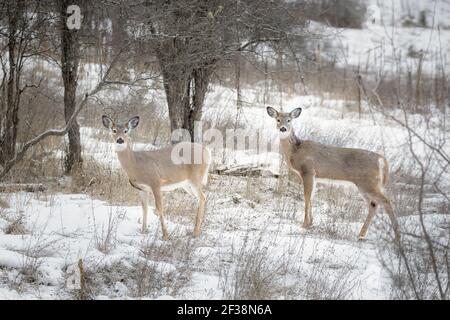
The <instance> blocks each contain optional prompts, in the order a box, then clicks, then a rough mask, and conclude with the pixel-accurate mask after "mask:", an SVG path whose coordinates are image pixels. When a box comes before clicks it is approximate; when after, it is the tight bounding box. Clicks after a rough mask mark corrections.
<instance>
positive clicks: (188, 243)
mask: <svg viewBox="0 0 450 320" xmlns="http://www.w3.org/2000/svg"><path fill="white" fill-rule="evenodd" d="M382 3H383V4H384V5H383V6H379V2H378V1H369V4H370V5H371V6H372V9H373V6H375V5H377V7H376V8H377V10H381V13H380V12H378V11H376V10H375V11H374V13H373V14H374V15H375V16H376V17H379V16H382V17H387V16H389V15H388V12H390V11H391V10H392V7H391V6H392V3H394V2H393V1H383V2H382ZM412 3H414V5H413V8H415V11H414V10H413V11H414V12H416V13H417V12H418V11H420V10H423V8H422V7H423V6H425V7H426V8H427V9H429V10H436V12H439V15H438V16H437V18H436V24H440V25H442V26H444V25H445V24H446V23H447V26H448V25H449V24H450V21H448V20H447V18H448V17H449V16H450V11H449V8H450V4H449V3H448V2H446V1H441V2H439V3H440V4H439V5H442V6H443V7H438V8H437V9H435V8H432V7H431V8H430V7H429V5H428V4H427V3H426V2H425V1H412ZM377 14H378V16H377ZM399 19H400V18H399ZM375 21H376V22H375V24H367V25H366V27H365V29H363V30H354V29H344V30H342V29H340V30H337V29H332V28H329V27H325V26H317V25H313V26H312V27H314V28H321V29H325V30H327V32H329V33H331V34H336V46H342V48H345V49H344V50H343V53H342V55H340V56H339V59H338V61H340V62H339V63H342V65H347V66H352V67H354V66H357V65H358V64H360V65H367V66H368V68H367V70H368V71H377V70H379V68H380V67H382V68H386V70H389V71H392V72H394V71H395V70H396V67H397V66H396V63H395V62H394V60H395V59H394V56H395V55H396V54H397V53H396V52H395V50H394V47H393V46H392V45H391V44H392V41H391V40H389V37H388V35H389V34H390V35H394V36H395V38H396V40H395V43H398V44H399V45H400V47H401V48H403V49H402V50H403V53H402V54H405V52H406V51H407V49H408V48H409V46H410V45H411V44H412V43H414V45H415V46H416V47H415V48H416V49H423V50H426V51H427V52H430V55H428V56H427V58H425V66H424V70H425V71H427V72H430V73H433V72H434V70H435V68H436V65H433V63H434V62H433V61H435V59H434V58H433V57H432V56H431V53H433V52H434V53H433V54H437V51H436V48H437V47H436V39H437V38H436V37H438V36H439V46H441V47H442V48H443V50H444V52H445V53H446V54H448V53H450V30H449V29H448V28H447V29H444V28H443V29H442V30H441V31H440V34H437V33H433V34H430V32H431V29H429V28H428V29H421V28H406V27H402V26H401V25H399V24H398V23H395V22H394V23H392V20H386V19H385V20H382V19H376V20H375ZM394 21H397V20H395V19H394ZM429 39H431V40H430V41H429ZM427 43H428V45H427ZM429 43H431V45H429ZM380 46H382V47H384V49H383V52H384V53H383V54H385V55H386V56H384V57H382V60H383V62H380V60H379V59H380V52H381V51H380V52H378V53H377V50H378V48H380ZM386 48H387V49H386ZM428 57H429V63H428V62H427V59H428ZM402 61H403V62H404V63H405V65H404V67H405V66H406V67H407V66H411V65H413V64H414V63H415V62H416V60H414V59H413V58H405V59H404V60H402ZM446 61H447V62H446V64H445V68H447V70H448V69H449V64H448V63H449V60H446ZM403 62H402V63H403ZM427 63H428V64H427ZM86 68H87V69H89V68H91V70H92V69H94V70H95V69H96V66H89V68H88V67H86ZM91 74H92V72H91ZM91 80H92V79H91ZM81 86H82V88H84V89H83V90H85V89H86V88H87V87H89V84H88V82H87V81H84V82H83V81H81ZM83 90H81V91H83ZM126 94H127V92H126V91H119V92H117V93H116V95H117V96H119V98H120V96H121V95H126ZM261 95H262V89H260V88H253V89H251V90H250V89H245V90H243V92H242V98H243V101H244V102H245V104H244V107H243V108H242V109H241V110H240V111H239V115H237V114H236V108H235V105H236V101H235V96H236V93H235V92H234V91H233V90H230V89H227V88H225V87H221V86H218V85H214V86H211V88H210V91H209V93H208V96H207V99H206V103H205V110H204V120H207V121H210V122H211V123H213V124H219V123H220V122H221V121H224V120H226V119H229V118H231V119H236V118H237V116H239V125H240V127H242V128H243V130H244V131H247V132H248V133H249V134H250V135H251V134H254V133H256V132H257V133H258V134H261V136H262V137H263V138H264V139H265V140H267V141H277V136H276V131H275V124H274V121H273V119H271V118H270V117H268V116H267V114H266V112H265V108H264V107H265V106H264V105H263V104H262V103H261V99H260V97H261ZM100 96H101V95H100ZM117 96H114V97H113V98H114V99H116V98H117ZM325 96H326V94H325ZM103 98H104V99H105V100H107V99H106V98H107V95H105V96H103ZM109 98H111V96H110V97H109ZM147 98H148V99H149V100H152V101H154V102H155V103H156V104H158V105H160V106H162V107H164V106H165V105H164V103H165V102H164V101H165V97H164V94H163V92H162V90H158V91H152V92H149V93H148V96H147ZM277 99H278V98H272V99H269V102H268V104H269V105H272V106H274V107H277V106H278V105H279V102H280V101H279V100H277ZM348 103H349V102H348V101H344V100H334V99H328V98H326V97H325V98H324V97H323V96H322V97H318V96H297V95H290V96H284V97H283V105H284V106H287V107H286V108H285V110H286V111H287V110H291V109H293V108H294V107H299V106H300V107H302V108H303V112H302V114H301V116H300V118H299V119H297V120H296V121H295V124H294V128H295V131H296V133H297V135H298V136H299V137H301V138H304V139H311V140H315V141H319V142H324V143H330V144H336V145H341V146H347V147H357V148H365V149H368V150H371V151H375V152H378V153H380V154H383V155H385V157H386V158H387V160H388V161H389V163H390V165H391V172H392V173H393V174H395V173H398V172H405V171H407V170H413V169H414V164H413V162H412V159H411V156H410V153H409V146H408V143H407V142H408V135H407V132H406V130H404V128H402V127H401V126H399V125H398V124H396V123H395V122H393V121H390V120H389V119H387V118H386V117H384V116H382V115H381V114H378V113H373V112H372V111H371V109H370V108H369V107H368V106H367V105H363V113H362V115H359V114H358V113H356V112H352V111H349V110H347V109H346V106H347V105H348ZM390 112H391V114H392V115H393V116H401V112H400V111H399V110H392V111H390ZM445 116H447V117H448V115H443V114H441V113H439V112H438V111H436V112H435V113H434V114H432V115H431V120H430V121H428V122H425V119H424V117H423V116H422V115H411V118H410V121H412V122H413V123H415V124H416V128H417V130H418V132H419V133H420V134H422V135H423V136H425V137H427V138H428V139H433V137H435V136H439V135H441V134H444V135H446V136H447V137H448V134H449V131H448V127H447V128H446V129H445V130H446V131H445V132H444V133H442V132H441V131H440V129H439V127H438V125H439V124H440V123H441V119H442V118H443V117H445ZM428 120H429V119H428ZM141 121H144V122H145V121H149V120H148V119H141ZM426 123H428V124H431V125H432V126H431V127H430V126H428V127H427V126H426ZM433 124H435V125H436V126H435V127H433ZM103 130H104V129H103V128H102V126H101V122H100V120H99V122H98V126H97V127H83V128H82V145H83V147H84V150H83V152H84V157H85V159H89V161H94V162H96V163H99V164H100V165H102V166H104V168H106V169H107V170H109V172H112V174H115V172H120V170H121V169H120V167H119V164H118V161H117V159H116V155H115V152H114V151H113V145H112V143H110V142H108V141H107V140H105V139H101V138H99V135H101V134H102V133H101V132H103ZM413 142H414V145H415V147H416V148H417V150H418V154H419V157H422V158H423V159H425V158H426V156H427V154H426V153H425V152H421V150H423V149H424V147H423V145H422V144H421V143H420V142H419V141H418V140H413ZM274 146H275V147H277V145H276V143H275V144H274ZM135 148H155V147H154V146H152V145H150V144H146V143H141V142H140V143H137V144H136V145H135ZM275 149H276V148H275ZM444 150H445V151H446V152H447V154H449V153H450V146H449V145H448V144H447V145H446V146H445V149H444ZM223 154H225V156H223ZM55 156H56V157H59V156H60V154H59V153H56V154H55ZM214 161H215V162H214V167H215V168H218V167H220V166H222V167H226V168H233V167H240V166H258V167H263V168H264V169H266V171H267V172H268V174H267V175H262V176H234V175H219V174H217V173H214V172H212V173H211V174H210V181H209V185H208V188H207V206H206V213H205V220H204V224H203V227H202V234H201V235H200V237H198V238H193V237H192V235H191V234H192V230H193V227H194V217H195V210H196V208H197V203H196V201H195V200H194V199H192V198H191V197H190V196H189V195H187V194H186V193H184V192H183V191H176V192H172V193H170V194H167V195H165V198H164V199H165V203H164V204H165V213H166V216H167V218H166V223H167V225H168V230H169V233H170V239H169V240H168V241H163V240H162V235H161V229H160V224H159V219H158V218H157V216H156V215H155V214H153V209H152V208H153V203H152V204H151V208H150V212H149V221H148V226H149V231H148V233H147V234H142V233H141V232H140V228H141V223H142V213H141V207H140V205H139V203H138V202H136V203H135V204H129V203H117V202H115V201H114V199H115V198H116V197H117V195H116V194H109V195H108V197H109V198H110V200H111V201H106V200H105V199H104V198H102V199H99V198H98V197H95V196H90V195H88V194H85V193H69V192H68V191H67V189H68V188H63V187H65V186H67V185H70V184H71V181H70V179H68V178H61V179H60V181H58V184H59V186H61V188H59V189H64V190H65V191H60V190H59V189H58V188H57V187H54V186H53V187H51V188H49V190H47V191H44V192H34V193H29V192H15V193H3V194H1V195H0V196H1V198H0V199H1V200H2V201H3V202H6V203H7V206H4V207H2V206H0V299H74V298H95V299H136V298H139V299H233V298H237V299H240V298H267V299H319V298H320V299H389V298H392V291H393V288H392V287H391V286H392V279H391V278H390V277H389V274H388V273H387V271H386V268H385V267H384V266H383V263H382V261H383V257H384V255H385V254H386V252H385V251H384V250H383V248H382V243H383V242H382V240H383V241H385V240H386V239H387V238H389V235H390V229H389V220H388V218H387V215H386V214H384V213H383V214H381V213H380V214H378V215H377V216H376V217H375V219H374V222H373V224H372V225H371V228H370V229H369V233H368V236H367V239H366V240H365V241H362V242H358V241H357V235H358V232H359V229H360V227H361V226H362V223H363V221H364V219H365V217H366V215H367V211H366V210H367V209H366V206H365V204H364V202H363V200H362V199H361V198H360V196H359V195H358V193H357V192H356V190H355V189H354V188H351V187H350V188H349V187H342V186H338V185H331V186H330V185H322V184H319V186H318V191H317V195H316V197H315V198H314V201H313V218H314V225H313V227H312V228H310V229H308V230H304V229H301V227H300V226H301V224H302V222H303V188H302V187H301V186H300V184H298V183H297V181H296V180H295V178H293V179H288V178H287V169H286V167H285V164H283V163H282V162H281V156H280V155H279V154H278V152H277V150H270V151H269V152H265V153H260V154H255V152H254V150H240V151H232V150H226V152H225V153H223V152H221V150H219V152H218V153H217V154H216V153H214ZM436 169H439V168H436ZM436 172H438V171H436ZM439 172H440V171H439ZM436 174H437V173H436ZM278 175H281V178H280V179H278V178H277V177H276V176H278ZM92 178H95V177H92ZM441 181H444V182H445V181H446V182H447V183H444V184H443V185H441V186H440V187H441V188H443V190H449V192H450V171H449V170H447V171H446V172H444V173H443V179H441ZM400 185H402V186H403V187H405V186H404V185H405V182H404V181H397V180H396V179H395V178H394V179H393V189H395V188H396V186H397V187H398V186H400ZM406 187H411V188H412V187H413V186H406ZM108 188H109V186H108V185H105V186H104V189H105V193H108ZM123 189H124V190H126V189H129V190H128V191H127V192H129V193H133V190H132V189H131V187H130V186H129V185H124V186H123ZM135 198H136V197H135ZM395 200H397V201H395ZM401 201H402V199H398V198H395V197H394V203H395V205H396V207H397V208H398V211H397V214H398V215H399V222H400V225H401V226H402V228H405V229H407V228H409V227H413V226H414V225H416V224H417V223H418V217H417V216H413V215H409V214H408V212H407V210H406V209H407V207H406V206H403V205H400V204H401V203H400V202H401ZM441 202H442V198H441V197H439V196H438V195H435V194H429V195H427V197H426V207H427V212H426V213H427V215H426V219H425V220H426V221H425V223H426V224H427V225H429V226H434V229H433V232H436V234H439V232H445V231H444V230H445V227H446V226H448V224H449V223H450V219H449V218H448V212H445V210H448V208H447V209H446V208H441V207H439V204H440V203H441ZM402 210H404V211H402ZM443 213H447V214H443ZM447 230H448V229H447ZM248 275H252V276H251V277H249V276H248ZM249 279H250V280H249ZM80 288H83V290H82V292H83V293H82V294H83V295H84V296H82V297H80ZM242 288H244V289H242Z"/></svg>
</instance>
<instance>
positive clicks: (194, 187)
mask: <svg viewBox="0 0 450 320" xmlns="http://www.w3.org/2000/svg"><path fill="white" fill-rule="evenodd" d="M190 189H191V192H192V193H193V194H194V195H195V197H196V198H197V199H198V201H199V206H198V210H197V216H196V218H195V227H194V233H193V234H194V237H198V236H199V235H200V232H201V227H202V223H203V217H204V214H205V202H206V196H205V193H204V192H203V189H202V184H201V182H200V183H197V184H190Z"/></svg>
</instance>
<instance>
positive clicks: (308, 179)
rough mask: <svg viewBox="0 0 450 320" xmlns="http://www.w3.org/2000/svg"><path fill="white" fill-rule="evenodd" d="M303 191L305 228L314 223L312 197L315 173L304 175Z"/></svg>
mask: <svg viewBox="0 0 450 320" xmlns="http://www.w3.org/2000/svg"><path fill="white" fill-rule="evenodd" d="M302 180H303V191H304V193H305V218H304V219H303V228H308V227H310V226H311V225H312V214H311V213H312V209H311V198H312V195H313V192H314V188H315V184H316V178H315V176H314V174H311V173H306V174H303V175H302Z"/></svg>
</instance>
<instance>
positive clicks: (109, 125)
mask: <svg viewBox="0 0 450 320" xmlns="http://www.w3.org/2000/svg"><path fill="white" fill-rule="evenodd" d="M102 122H103V125H104V126H105V127H106V128H108V129H111V128H112V126H113V123H114V122H113V121H112V120H111V118H110V117H108V116H105V115H103V116H102Z"/></svg>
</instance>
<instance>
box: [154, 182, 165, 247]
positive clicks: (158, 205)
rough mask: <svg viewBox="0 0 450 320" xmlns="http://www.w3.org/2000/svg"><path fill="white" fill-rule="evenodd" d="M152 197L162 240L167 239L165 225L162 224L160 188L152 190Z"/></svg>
mask: <svg viewBox="0 0 450 320" xmlns="http://www.w3.org/2000/svg"><path fill="white" fill-rule="evenodd" d="M152 190H153V196H154V197H155V207H156V210H157V211H158V215H159V221H160V223H161V230H162V234H163V239H164V240H168V239H169V233H168V232H167V228H166V224H165V222H164V212H163V204H162V195H161V189H160V188H153V189H152Z"/></svg>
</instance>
